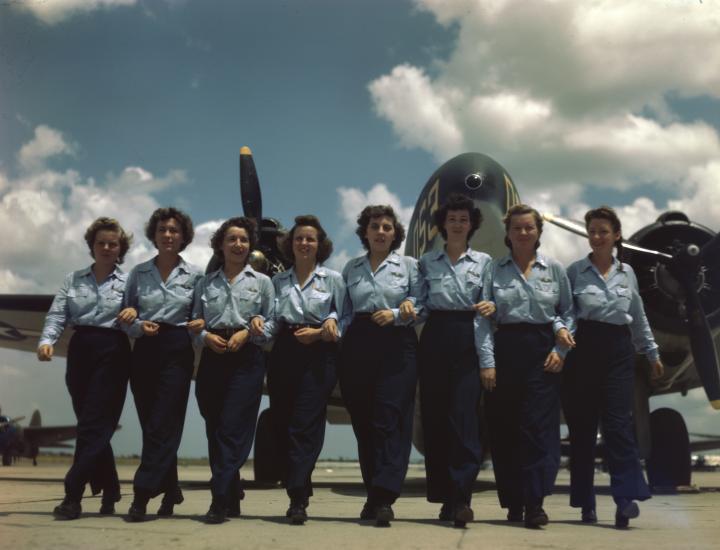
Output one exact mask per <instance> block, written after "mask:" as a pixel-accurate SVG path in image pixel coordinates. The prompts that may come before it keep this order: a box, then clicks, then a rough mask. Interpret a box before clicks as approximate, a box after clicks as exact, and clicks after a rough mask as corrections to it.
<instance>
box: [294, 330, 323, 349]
mask: <svg viewBox="0 0 720 550" xmlns="http://www.w3.org/2000/svg"><path fill="white" fill-rule="evenodd" d="M321 337H322V329H321V328H311V327H303V328H301V329H298V330H296V331H295V338H297V340H298V342H300V343H301V344H305V345H308V344H312V343H313V342H317V341H318V340H320V338H321Z"/></svg>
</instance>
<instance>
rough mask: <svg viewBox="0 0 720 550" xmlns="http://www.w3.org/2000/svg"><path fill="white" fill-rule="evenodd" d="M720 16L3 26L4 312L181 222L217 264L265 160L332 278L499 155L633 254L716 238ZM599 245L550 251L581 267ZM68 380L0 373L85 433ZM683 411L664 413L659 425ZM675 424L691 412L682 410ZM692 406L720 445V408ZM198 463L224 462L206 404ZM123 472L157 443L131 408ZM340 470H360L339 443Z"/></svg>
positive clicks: (339, 15)
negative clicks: (360, 223)
mask: <svg viewBox="0 0 720 550" xmlns="http://www.w3.org/2000/svg"><path fill="white" fill-rule="evenodd" d="M718 29H720V7H719V6H718V3H717V2H714V1H709V0H706V1H704V2H702V3H701V2H693V1H689V0H688V1H680V0H676V1H662V2H661V1H656V2H655V1H651V2H646V1H637V2H622V3H620V2H601V1H597V2H583V3H577V2H571V1H564V0H563V1H558V2H550V3H545V2H516V1H513V0H445V1H440V0H396V1H393V2H387V1H380V0H364V1H363V2H359V1H351V0H335V1H331V0H312V1H308V0H303V1H302V2H300V1H295V2H292V1H283V2H281V1H274V0H264V1H261V0H243V1H237V2H231V1H219V0H215V1H208V0H204V1H202V2H201V1H200V0H152V1H150V0H54V1H45V2H40V1H32V0H28V1H26V2H10V3H7V2H6V3H2V4H1V5H0V231H2V233H3V235H4V238H3V240H2V242H0V292H54V291H55V290H56V289H57V286H58V285H59V283H60V281H61V280H62V277H63V275H64V274H65V273H67V272H68V271H70V270H73V269H77V268H79V267H81V266H84V265H86V264H87V263H89V258H88V256H87V253H86V250H85V249H84V248H83V245H82V243H81V235H82V232H83V230H84V228H85V227H86V226H87V225H88V223H89V222H90V221H91V220H92V219H93V218H95V217H97V216H99V215H113V216H116V217H118V218H119V219H120V220H121V221H122V222H123V224H124V225H125V226H126V227H128V228H130V229H131V230H132V231H133V232H134V233H135V234H136V235H137V238H136V242H135V246H134V247H133V249H132V251H131V253H130V254H129V256H128V260H127V262H126V265H127V267H128V268H130V267H132V265H134V264H135V263H137V262H138V261H141V260H144V259H146V258H148V257H149V256H150V254H151V253H152V251H151V248H150V245H149V243H147V242H146V241H145V240H144V238H142V225H143V223H144V221H145V220H146V219H147V217H148V216H149V214H150V212H151V211H152V209H154V208H155V207H157V206H159V205H165V204H175V205H178V206H180V207H182V208H184V209H186V210H187V211H188V212H189V213H190V214H191V216H192V217H193V219H194V220H195V222H196V225H197V228H198V231H197V237H196V242H195V243H194V244H193V246H192V247H191V248H190V249H188V257H189V258H190V259H191V260H193V261H196V262H197V263H199V264H203V263H204V262H205V261H206V260H207V258H208V256H209V248H208V247H207V241H208V238H209V235H210V234H211V232H212V230H213V229H214V228H215V227H216V226H217V224H218V223H219V222H220V221H221V220H223V219H225V218H227V217H229V216H232V215H237V214H239V213H240V199H239V190H238V167H237V162H238V159H237V155H238V150H239V148H240V147H241V146H243V145H248V146H250V147H251V148H252V150H253V152H254V155H255V161H256V165H257V168H258V173H259V176H260V180H261V185H262V190H263V206H264V212H265V215H269V216H273V217H276V218H278V219H280V221H281V222H282V223H283V224H285V225H290V224H291V222H292V218H293V217H294V216H295V215H297V214H300V213H308V212H312V213H316V214H318V215H319V216H320V218H321V219H322V221H323V223H324V224H325V226H326V228H327V229H328V232H329V233H330V235H331V236H332V238H333V240H334V241H335V244H336V253H335V254H334V258H332V259H331V261H330V263H331V265H333V266H335V267H341V266H342V264H343V263H344V262H345V261H346V260H347V259H348V258H350V257H352V256H354V255H356V254H357V253H358V251H359V243H358V242H357V239H356V237H355V236H354V235H353V232H352V224H353V220H354V217H355V216H356V215H357V213H358V212H359V210H360V208H361V207H362V206H363V205H364V204H366V203H367V202H387V203H391V204H393V205H394V206H395V207H397V208H398V209H399V210H400V212H401V213H402V216H403V217H404V219H405V220H406V221H407V220H409V217H410V214H411V212H412V207H413V206H414V203H415V200H416V197H417V195H418V193H419V190H420V189H421V187H422V185H423V184H424V183H425V181H426V180H427V178H428V177H429V176H430V174H431V173H432V172H433V171H434V170H435V168H437V166H438V165H439V164H441V163H442V162H444V161H445V160H448V159H449V158H451V157H452V156H454V155H456V154H459V153H461V152H464V151H469V150H474V151H478V152H483V153H486V154H489V155H491V156H493V157H494V158H495V159H496V160H498V161H499V162H500V163H501V164H503V165H504V166H505V168H506V169H507V170H508V171H509V173H510V174H511V175H512V176H513V178H514V179H515V181H516V183H517V185H518V188H519V189H520V193H521V196H522V197H523V198H524V199H525V200H526V201H528V202H531V203H533V204H535V205H537V206H539V207H540V208H541V209H542V210H547V211H550V212H554V213H563V214H565V215H569V216H572V217H580V216H579V215H580V213H582V212H583V211H584V210H585V209H586V208H587V206H588V205H595V204H598V203H609V204H611V205H613V206H616V207H617V208H618V209H619V210H620V212H621V214H622V215H623V219H624V221H625V226H626V234H631V233H632V232H633V231H635V230H637V229H639V228H640V227H642V226H643V225H645V224H647V223H650V222H652V221H654V219H655V218H656V217H657V215H658V214H659V213H660V212H662V211H663V210H665V209H667V208H677V209H682V210H684V211H686V212H687V213H688V214H689V215H690V216H691V217H692V218H693V219H695V220H697V221H699V222H701V223H704V224H706V225H708V226H710V227H712V228H713V229H717V226H718V224H717V220H718V219H720V186H719V185H718V184H717V182H718V181H719V180H720V138H719V137H718V135H719V132H720V108H719V107H720V102H719V97H720V92H719V91H720V73H718V71H717V70H716V67H718V66H720V30H718ZM585 246H586V245H585V244H584V243H583V242H582V240H581V239H574V238H573V237H568V236H566V235H563V234H561V233H560V232H558V231H557V230H550V229H549V230H548V231H547V234H546V235H544V238H543V247H544V249H545V251H546V252H547V253H549V254H552V255H555V256H557V257H558V258H560V259H562V260H563V261H566V262H570V261H572V260H573V259H576V258H577V257H579V256H580V255H582V254H583V252H584V250H585ZM63 367H64V365H63V362H62V361H58V360H56V361H53V363H52V364H51V365H49V366H48V365H44V364H43V365H40V364H38V363H37V362H35V361H34V359H33V358H31V357H28V356H24V355H22V354H17V353H12V352H7V351H5V352H3V351H0V376H2V380H3V383H2V384H0V405H2V407H3V409H4V410H5V412H7V413H9V414H11V415H19V414H28V415H29V414H30V413H31V412H32V411H31V409H32V408H34V407H35V406H40V405H41V409H42V411H43V413H44V416H45V417H46V420H48V421H49V420H50V419H52V421H54V422H70V421H72V419H73V416H72V410H71V408H70V402H69V398H68V396H67V394H66V392H65V388H64V383H63V370H64V368H63ZM678 399H679V398H677V397H675V398H663V399H662V400H654V401H653V406H657V404H659V403H663V404H664V403H666V402H668V401H673V400H675V401H677V400H678ZM675 401H673V402H675ZM679 402H680V403H681V404H680V406H681V407H682V408H683V409H684V410H685V411H686V412H687V414H688V418H689V422H690V424H691V426H690V427H691V430H694V431H698V432H702V431H719V430H717V429H716V425H717V420H716V418H714V417H712V416H711V415H710V413H709V412H708V411H707V408H708V407H707V405H706V403H705V401H704V398H703V396H702V392H697V391H695V392H691V394H690V395H689V396H688V397H687V398H685V399H682V400H679ZM191 403H192V405H191V410H190V412H189V415H188V426H187V431H186V437H185V439H184V441H183V447H182V450H181V451H182V452H183V453H184V454H190V455H202V454H204V453H205V447H204V445H205V443H204V437H203V432H202V424H201V420H200V418H199V415H198V414H197V410H196V407H195V405H194V400H192V399H191ZM122 423H123V425H124V426H125V428H124V429H123V431H122V432H121V433H119V434H118V436H117V441H118V443H117V448H118V450H119V451H120V452H122V453H132V452H137V451H138V449H139V437H138V435H137V422H136V420H135V416H134V410H133V408H132V406H131V405H130V402H128V407H126V410H125V413H124V415H123V419H122ZM324 454H325V456H338V455H343V456H353V455H354V454H355V449H354V447H353V439H352V435H351V433H350V430H349V429H347V428H338V429H332V430H331V431H330V432H329V435H328V441H327V443H326V447H325V451H324Z"/></svg>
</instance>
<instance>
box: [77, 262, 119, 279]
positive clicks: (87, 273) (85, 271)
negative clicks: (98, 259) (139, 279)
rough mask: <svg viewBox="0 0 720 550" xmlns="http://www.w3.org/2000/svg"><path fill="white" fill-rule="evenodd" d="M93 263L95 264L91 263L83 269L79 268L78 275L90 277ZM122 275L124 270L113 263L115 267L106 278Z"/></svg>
mask: <svg viewBox="0 0 720 550" xmlns="http://www.w3.org/2000/svg"><path fill="white" fill-rule="evenodd" d="M93 265H95V264H91V265H89V266H87V267H86V268H85V269H82V270H80V276H81V277H90V276H91V275H92V274H93V272H92V268H93ZM124 275H125V272H124V271H123V270H122V269H120V266H119V265H117V264H115V268H114V269H113V270H112V271H111V272H110V274H109V275H108V279H110V278H113V279H123V278H124Z"/></svg>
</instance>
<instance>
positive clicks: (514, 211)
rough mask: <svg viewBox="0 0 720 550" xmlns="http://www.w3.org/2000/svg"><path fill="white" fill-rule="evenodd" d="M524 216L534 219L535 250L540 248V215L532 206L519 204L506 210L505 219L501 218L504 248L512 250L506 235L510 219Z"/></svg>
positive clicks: (508, 230) (541, 223) (541, 222)
mask: <svg viewBox="0 0 720 550" xmlns="http://www.w3.org/2000/svg"><path fill="white" fill-rule="evenodd" d="M524 214H532V215H533V218H535V226H536V227H537V230H538V240H537V242H536V243H535V250H537V249H538V248H540V235H542V231H543V219H542V216H541V215H540V212H538V211H537V210H535V209H534V208H533V207H532V206H528V205H527V204H522V203H520V204H516V205H514V206H511V207H510V208H508V211H507V212H506V213H505V217H504V218H503V222H504V223H505V246H507V247H508V248H509V249H510V250H512V243H511V242H510V239H509V238H508V233H510V223H511V222H512V217H513V216H522V215H524Z"/></svg>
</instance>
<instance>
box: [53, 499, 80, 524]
mask: <svg viewBox="0 0 720 550" xmlns="http://www.w3.org/2000/svg"><path fill="white" fill-rule="evenodd" d="M81 512H82V507H81V506H80V503H79V502H77V501H75V500H70V499H69V498H67V497H65V498H64V499H63V501H62V502H61V503H60V504H58V505H57V506H55V509H54V510H53V515H54V516H55V517H56V518H57V519H77V518H79V517H80V513H81Z"/></svg>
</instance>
